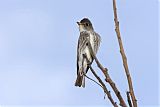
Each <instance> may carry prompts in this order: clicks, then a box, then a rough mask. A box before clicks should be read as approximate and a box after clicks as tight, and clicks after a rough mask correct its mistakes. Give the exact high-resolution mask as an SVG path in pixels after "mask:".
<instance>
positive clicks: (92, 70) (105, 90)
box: [83, 54, 118, 107]
mask: <svg viewBox="0 0 160 107" xmlns="http://www.w3.org/2000/svg"><path fill="white" fill-rule="evenodd" d="M83 56H84V58H86V60H87V63H90V61H89V60H88V58H87V57H86V55H85V54H84V55H83ZM88 66H89V68H90V70H91V72H92V73H93V75H94V76H95V77H96V78H97V80H98V81H99V83H100V84H101V86H102V88H103V90H104V92H105V93H106V94H107V96H108V99H109V100H110V102H111V103H112V105H113V106H114V107H118V105H117V103H116V102H115V101H114V100H113V98H112V96H111V94H110V91H108V89H107V87H106V86H105V84H104V83H103V81H102V80H101V78H100V77H99V76H98V75H97V74H96V72H95V71H94V69H93V68H92V66H91V65H90V64H89V65H88Z"/></svg>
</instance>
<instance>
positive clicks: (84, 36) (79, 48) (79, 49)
mask: <svg viewBox="0 0 160 107" xmlns="http://www.w3.org/2000/svg"><path fill="white" fill-rule="evenodd" d="M87 37H89V33H88V32H86V31H84V32H80V36H79V39H78V46H77V75H78V70H79V64H78V62H79V57H80V54H81V52H82V51H83V50H84V49H85V48H86V43H87Z"/></svg>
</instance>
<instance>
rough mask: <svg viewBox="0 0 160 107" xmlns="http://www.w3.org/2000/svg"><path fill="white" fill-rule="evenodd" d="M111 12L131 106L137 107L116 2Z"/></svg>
mask: <svg viewBox="0 0 160 107" xmlns="http://www.w3.org/2000/svg"><path fill="white" fill-rule="evenodd" d="M113 11H114V21H115V31H116V34H117V39H118V43H119V47H120V53H121V56H122V60H123V66H124V69H125V73H126V76H127V80H128V85H129V91H130V95H131V99H132V103H133V106H134V107H137V100H136V97H135V95H134V90H133V86H132V79H131V76H130V72H129V68H128V64H127V57H126V55H125V52H124V48H123V44H122V39H121V34H120V30H119V21H118V16H117V8H116V0H113Z"/></svg>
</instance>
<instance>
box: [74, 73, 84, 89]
mask: <svg viewBox="0 0 160 107" xmlns="http://www.w3.org/2000/svg"><path fill="white" fill-rule="evenodd" d="M75 86H79V87H81V86H82V87H83V88H84V87H85V77H84V75H82V76H81V75H80V73H78V75H77V79H76V82H75Z"/></svg>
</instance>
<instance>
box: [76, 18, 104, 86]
mask: <svg viewBox="0 0 160 107" xmlns="http://www.w3.org/2000/svg"><path fill="white" fill-rule="evenodd" d="M77 24H78V26H79V31H80V36H79V39H78V46H77V79H76V82H75V86H79V87H81V86H82V87H85V75H84V74H86V73H87V71H88V69H89V66H88V64H87V60H86V58H84V56H83V54H85V55H86V57H87V59H88V60H89V61H90V64H91V63H92V62H93V57H92V56H91V52H90V49H89V47H88V43H87V39H88V40H89V42H90V44H91V47H92V50H93V52H94V54H96V53H97V51H98V48H99V46H100V41H101V37H100V36H99V34H98V33H96V32H95V31H94V29H93V26H92V23H91V21H90V20H89V19H88V18H84V19H82V20H81V21H80V22H77Z"/></svg>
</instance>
